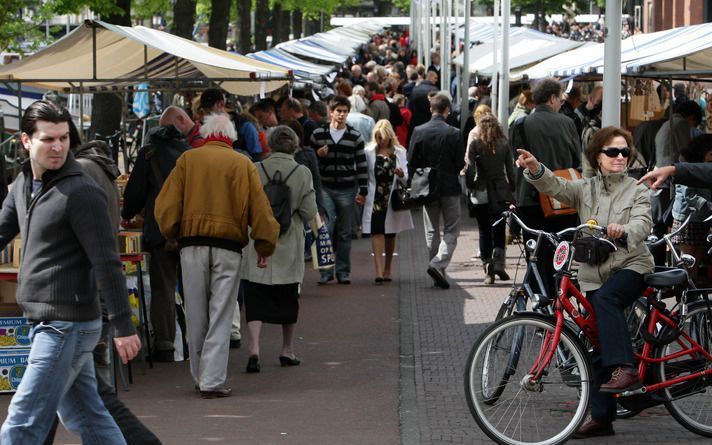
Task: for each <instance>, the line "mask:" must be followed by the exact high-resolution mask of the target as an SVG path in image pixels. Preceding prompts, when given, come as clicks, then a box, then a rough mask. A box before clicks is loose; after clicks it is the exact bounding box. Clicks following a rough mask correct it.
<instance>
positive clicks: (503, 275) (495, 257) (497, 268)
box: [492, 247, 509, 281]
mask: <svg viewBox="0 0 712 445" xmlns="http://www.w3.org/2000/svg"><path fill="white" fill-rule="evenodd" d="M506 260H507V256H506V255H505V253H504V249H502V248H501V247H495V248H494V251H493V252H492V266H493V267H492V268H493V270H492V272H493V273H495V274H496V275H497V276H498V277H499V279H500V280H504V281H507V280H509V275H508V274H507V271H506V270H504V266H505V262H506Z"/></svg>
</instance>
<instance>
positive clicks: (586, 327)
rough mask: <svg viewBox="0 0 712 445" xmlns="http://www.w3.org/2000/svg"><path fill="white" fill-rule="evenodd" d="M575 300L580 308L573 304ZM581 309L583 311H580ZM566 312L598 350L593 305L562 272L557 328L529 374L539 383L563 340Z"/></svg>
mask: <svg viewBox="0 0 712 445" xmlns="http://www.w3.org/2000/svg"><path fill="white" fill-rule="evenodd" d="M571 298H573V299H574V300H575V302H576V304H577V305H578V307H577V306H576V305H575V304H574V303H572V301H571ZM579 307H581V309H579ZM564 312H565V313H567V314H569V316H570V317H571V319H572V321H573V322H574V323H576V326H578V327H579V329H581V331H582V332H583V333H584V335H586V337H587V338H588V339H589V340H590V341H591V343H592V344H593V345H594V346H595V347H596V348H598V346H599V342H598V328H597V327H596V316H595V313H594V311H593V306H592V305H591V303H590V302H589V301H588V300H587V299H586V297H584V296H583V293H581V291H579V290H578V288H577V287H576V286H575V285H574V284H573V282H572V281H571V274H570V272H568V271H566V272H560V281H559V295H558V297H557V299H556V302H555V303H554V317H555V318H556V328H555V329H554V332H553V333H547V334H546V338H544V341H543V342H542V350H541V352H540V354H539V357H538V358H537V360H536V362H535V364H534V366H532V368H531V369H530V370H529V374H530V375H532V376H534V377H533V380H534V381H537V380H538V379H539V378H540V377H541V375H542V374H543V373H544V370H545V369H546V368H547V367H548V366H549V363H550V362H551V359H552V358H553V356H554V354H555V352H556V347H557V346H558V344H559V340H560V338H561V331H562V330H563V329H564Z"/></svg>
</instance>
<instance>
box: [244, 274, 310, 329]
mask: <svg viewBox="0 0 712 445" xmlns="http://www.w3.org/2000/svg"><path fill="white" fill-rule="evenodd" d="M298 315H299V283H290V284H272V285H269V284H261V283H252V282H250V281H245V318H246V319H247V322H248V323H249V322H250V321H261V322H263V323H274V324H292V323H296V322H297V317H298Z"/></svg>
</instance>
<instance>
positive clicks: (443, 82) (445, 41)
mask: <svg viewBox="0 0 712 445" xmlns="http://www.w3.org/2000/svg"><path fill="white" fill-rule="evenodd" d="M450 1H451V0H442V14H443V27H442V28H441V29H440V46H441V47H442V51H441V52H442V57H440V77H441V78H442V79H440V87H441V88H440V89H442V90H443V91H448V92H449V91H450V55H451V54H452V51H451V50H450V48H451V45H450Z"/></svg>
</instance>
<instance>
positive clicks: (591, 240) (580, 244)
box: [573, 236, 613, 266]
mask: <svg viewBox="0 0 712 445" xmlns="http://www.w3.org/2000/svg"><path fill="white" fill-rule="evenodd" d="M573 246H574V261H576V262H578V263H586V264H590V265H592V266H596V265H598V264H601V263H604V262H605V261H606V260H607V259H608V256H609V255H610V253H611V252H613V247H612V246H611V245H610V244H608V243H606V242H604V241H601V240H600V239H598V238H596V237H593V236H586V237H583V238H578V239H577V240H576V241H574V242H573Z"/></svg>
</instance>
